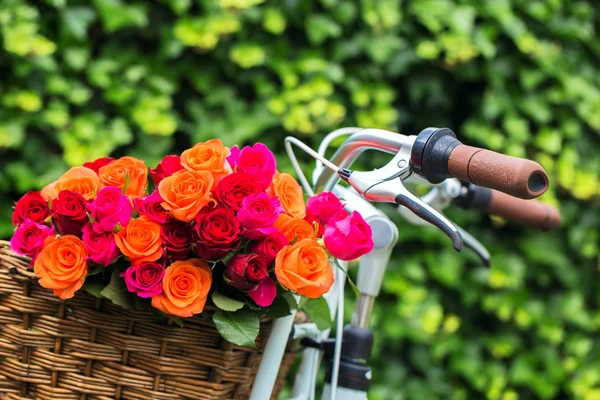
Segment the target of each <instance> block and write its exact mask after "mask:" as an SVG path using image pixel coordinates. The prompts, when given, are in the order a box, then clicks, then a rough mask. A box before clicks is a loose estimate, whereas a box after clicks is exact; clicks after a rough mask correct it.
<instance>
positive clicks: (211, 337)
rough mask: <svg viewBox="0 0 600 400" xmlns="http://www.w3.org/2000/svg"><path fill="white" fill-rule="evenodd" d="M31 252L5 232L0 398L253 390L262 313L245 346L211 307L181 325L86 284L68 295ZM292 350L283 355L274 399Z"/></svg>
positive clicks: (227, 395) (92, 399) (167, 399)
mask: <svg viewBox="0 0 600 400" xmlns="http://www.w3.org/2000/svg"><path fill="white" fill-rule="evenodd" d="M29 261H30V260H29V259H27V258H23V257H19V256H17V255H16V254H14V253H13V252H11V251H10V247H9V244H8V243H7V242H4V241H0V398H3V399H13V400H16V399H41V400H50V399H53V400H54V399H56V400H58V399H60V400H71V399H73V400H75V399H77V400H108V399H131V400H149V399H157V400H183V399H202V400H205V399H206V400H213V399H214V400H217V399H218V400H221V399H245V398H247V397H248V396H249V394H250V390H251V388H252V383H253V382H254V377H255V376H256V372H257V369H258V365H259V363H260V360H261V356H262V350H263V349H264V346H265V343H266V338H267V337H268V333H269V331H270V327H271V322H270V321H268V320H267V321H262V322H261V333H260V335H259V337H258V338H257V340H256V348H255V349H253V348H246V347H238V346H235V345H233V344H231V343H229V342H227V341H225V340H224V339H222V338H221V336H220V335H219V334H218V332H217V330H216V328H215V327H214V324H213V323H212V319H211V318H210V316H211V313H212V312H213V311H214V309H211V308H210V306H207V309H206V310H205V312H204V313H202V314H200V315H197V316H194V317H193V318H191V319H188V320H186V321H185V325H184V327H183V328H181V327H179V326H177V325H175V324H171V323H168V322H157V321H156V317H155V314H153V313H152V312H149V311H148V312H146V311H132V310H125V309H123V308H122V307H119V306H116V305H114V304H112V303H111V302H110V301H109V300H102V299H97V298H95V297H93V296H91V295H89V294H87V293H84V292H82V291H80V292H78V293H77V294H76V295H75V297H74V298H72V299H70V300H69V301H67V302H64V301H61V300H60V299H58V298H57V297H55V296H54V295H53V294H52V292H51V291H49V290H47V289H44V288H42V287H40V286H39V285H38V284H37V282H36V280H35V275H34V274H33V271H32V270H31V269H29V268H28V265H29ZM294 358H295V354H294V353H293V352H290V353H287V354H286V356H285V357H284V360H283V363H282V365H281V368H280V371H279V376H278V379H277V383H276V387H275V390H274V394H273V398H276V396H277V393H279V391H280V390H281V389H282V387H283V385H284V384H285V376H286V374H287V372H288V370H289V367H290V366H291V364H292V363H293V361H294ZM2 396H4V397H2Z"/></svg>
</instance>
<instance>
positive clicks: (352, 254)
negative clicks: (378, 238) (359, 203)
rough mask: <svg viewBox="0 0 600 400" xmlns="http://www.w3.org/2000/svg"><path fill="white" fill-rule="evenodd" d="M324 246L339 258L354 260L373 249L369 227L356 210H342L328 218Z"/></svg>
mask: <svg viewBox="0 0 600 400" xmlns="http://www.w3.org/2000/svg"><path fill="white" fill-rule="evenodd" d="M324 241H325V247H327V250H329V252H330V253H331V255H332V256H333V257H335V258H337V259H340V260H346V261H348V260H354V259H357V258H359V257H360V256H362V255H365V254H367V253H369V252H370V251H371V250H373V237H372V232H371V227H370V226H369V224H368V223H367V222H366V221H365V220H364V219H363V217H362V216H361V215H360V214H359V213H357V212H356V211H354V212H352V214H350V215H346V211H345V210H344V211H342V212H340V213H338V214H336V215H334V216H333V217H331V218H330V219H329V222H328V223H327V227H326V228H325V235H324Z"/></svg>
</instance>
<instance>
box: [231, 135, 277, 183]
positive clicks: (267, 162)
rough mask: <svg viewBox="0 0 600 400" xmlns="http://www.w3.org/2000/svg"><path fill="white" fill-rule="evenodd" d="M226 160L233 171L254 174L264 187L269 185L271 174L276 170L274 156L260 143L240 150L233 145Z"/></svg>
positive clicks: (271, 178)
mask: <svg viewBox="0 0 600 400" xmlns="http://www.w3.org/2000/svg"><path fill="white" fill-rule="evenodd" d="M227 161H228V162H229V165H231V167H232V168H233V169H234V171H242V172H248V173H250V174H252V175H254V177H255V179H256V180H257V181H259V182H260V183H261V184H262V185H263V188H265V189H266V188H268V187H269V185H271V181H272V180H273V175H275V171H276V170H277V163H276V162H275V156H274V155H273V153H272V152H271V150H269V148H268V147H267V146H265V145H264V144H262V143H256V144H255V145H254V146H252V147H250V146H246V147H244V148H243V149H242V150H240V149H239V147H237V146H233V147H232V148H231V154H230V155H229V157H227Z"/></svg>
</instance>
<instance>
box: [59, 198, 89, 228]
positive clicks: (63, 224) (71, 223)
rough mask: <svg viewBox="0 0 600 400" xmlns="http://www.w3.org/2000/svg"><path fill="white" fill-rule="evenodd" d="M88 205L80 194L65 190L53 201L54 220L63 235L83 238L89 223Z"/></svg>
mask: <svg viewBox="0 0 600 400" xmlns="http://www.w3.org/2000/svg"><path fill="white" fill-rule="evenodd" d="M87 212H88V203H87V201H86V200H85V198H84V197H83V196H82V195H80V194H79V193H75V192H71V191H69V190H63V191H61V192H60V193H58V197H57V198H56V199H54V200H52V220H53V221H54V223H55V224H56V226H57V228H58V231H59V232H60V234H61V235H75V236H81V230H82V229H83V227H84V226H85V225H86V224H87V223H88V222H89V219H88V215H87Z"/></svg>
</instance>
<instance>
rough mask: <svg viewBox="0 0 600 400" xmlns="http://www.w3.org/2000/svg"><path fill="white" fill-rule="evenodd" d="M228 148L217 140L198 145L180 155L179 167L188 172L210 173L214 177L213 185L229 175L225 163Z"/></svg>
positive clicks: (227, 165)
mask: <svg viewBox="0 0 600 400" xmlns="http://www.w3.org/2000/svg"><path fill="white" fill-rule="evenodd" d="M229 154H230V151H229V148H227V147H225V146H223V142H222V141H221V140H219V139H212V140H209V141H207V142H204V143H198V144H197V145H195V146H194V147H192V148H191V149H188V150H186V151H184V152H183V153H181V165H183V166H184V168H185V169H187V170H190V171H210V172H212V174H213V176H214V178H215V179H214V185H215V186H216V185H217V183H219V181H220V180H221V179H222V178H223V177H225V176H227V175H229V174H230V173H231V167H230V166H229V163H228V162H227V157H228V156H229Z"/></svg>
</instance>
